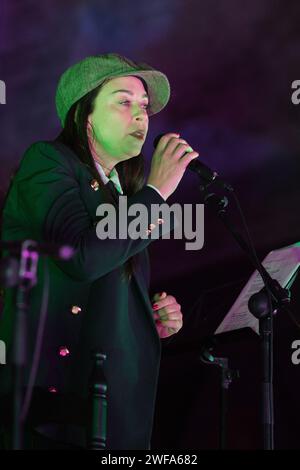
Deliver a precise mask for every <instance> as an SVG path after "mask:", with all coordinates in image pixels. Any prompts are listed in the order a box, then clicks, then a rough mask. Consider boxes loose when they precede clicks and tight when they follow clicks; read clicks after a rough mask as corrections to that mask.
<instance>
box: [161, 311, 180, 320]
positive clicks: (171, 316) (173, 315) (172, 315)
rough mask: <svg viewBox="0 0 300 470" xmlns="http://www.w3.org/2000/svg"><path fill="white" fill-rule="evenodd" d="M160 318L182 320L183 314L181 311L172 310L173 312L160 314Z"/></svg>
mask: <svg viewBox="0 0 300 470" xmlns="http://www.w3.org/2000/svg"><path fill="white" fill-rule="evenodd" d="M159 319H160V320H162V321H168V320H175V321H182V314H181V312H172V313H168V315H160V316H159Z"/></svg>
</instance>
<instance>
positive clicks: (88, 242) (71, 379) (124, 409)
mask: <svg viewBox="0 0 300 470" xmlns="http://www.w3.org/2000/svg"><path fill="white" fill-rule="evenodd" d="M92 180H93V173H92V171H91V170H90V169H89V167H88V166H87V165H85V164H83V163H82V162H81V161H80V160H79V158H78V157H77V156H76V155H75V154H74V152H72V151H71V150H70V149H68V148H67V147H66V146H64V145H63V144H61V143H58V142H55V141H48V142H36V143H35V144H33V145H32V146H31V147H29V149H28V150H27V151H26V152H25V155H24V156H23V159H22V161H21V163H20V166H19V169H18V172H17V174H16V175H15V177H14V180H13V184H12V185H11V188H10V191H9V193H8V196H7V199H6V203H5V207H4V212H3V232H2V238H3V239H4V240H23V239H34V240H38V241H41V240H43V241H50V242H55V243H59V244H71V245H72V246H73V247H75V255H74V257H73V258H72V259H71V260H68V261H62V260H58V259H52V258H49V259H48V266H49V278H50V291H49V303H48V314H47V320H46V325H45V331H44V336H43V343H42V350H41V356H40V363H39V368H38V373H37V378H36V383H35V386H36V387H35V391H36V390H39V391H40V394H41V395H43V397H44V398H43V399H45V400H46V401H45V403H47V400H58V397H62V399H64V397H65V401H63V403H66V407H65V408H66V409H67V407H68V403H71V402H72V403H73V401H72V400H73V399H74V400H75V401H76V400H77V399H78V400H79V401H78V403H79V402H80V403H84V402H85V400H86V398H87V395H88V381H89V376H90V373H91V369H92V361H91V351H92V350H95V349H98V350H102V351H104V352H105V353H106V355H107V360H106V361H105V363H104V374H105V376H106V380H107V385H108V389H107V398H108V414H107V417H108V423H107V447H108V448H109V449H148V448H149V442H150V436H151V429H152V420H153V412H154V403H155V395H156V386H157V378H158V371H159V361H160V352H161V344H160V338H159V336H158V334H157V331H156V327H155V322H154V320H153V314H152V306H151V302H150V299H149V294H148V288H149V260H148V253H147V246H148V245H149V243H150V242H151V241H152V240H151V238H150V237H149V238H146V239H138V240H132V239H130V238H128V239H125V240H123V239H122V240H121V239H120V240H118V239H117V240H109V239H108V240H100V239H99V238H98V237H97V235H96V230H95V223H96V221H97V218H96V209H97V207H98V205H99V204H101V203H103V202H107V199H106V194H105V191H106V190H105V188H103V187H102V186H99V188H97V189H98V190H95V188H96V185H95V184H93V185H91V181H92ZM127 203H128V207H129V206H130V205H132V204H135V203H142V204H144V205H145V206H146V207H147V208H148V212H149V214H150V208H151V204H163V203H165V201H164V199H163V198H162V197H161V196H160V195H159V193H158V192H157V191H156V190H155V189H154V188H151V187H149V186H144V187H143V188H142V189H141V190H139V191H138V192H137V193H136V194H134V195H133V196H130V197H128V201H127ZM151 224H153V225H155V226H157V227H163V224H162V225H159V223H158V222H157V221H155V220H151V217H150V216H149V226H150V225H151ZM137 254H138V257H139V264H138V266H137V268H136V270H135V272H134V274H133V276H132V278H131V280H130V281H128V280H126V279H124V277H123V276H122V273H123V269H124V268H123V265H124V263H125V262H126V261H127V260H128V259H129V258H130V257H132V256H133V255H137ZM44 263H45V261H44V259H43V258H40V261H39V268H38V283H37V285H36V286H34V288H33V289H32V291H31V297H30V298H31V308H30V312H29V314H28V332H29V337H28V346H29V348H28V366H27V370H26V380H28V372H29V367H30V365H31V361H32V357H33V350H34V346H35V340H36V334H37V328H38V320H39V309H40V303H41V296H42V290H43V281H44V277H43V269H44ZM13 294H14V290H13V289H7V290H6V293H5V299H4V300H5V301H4V311H3V315H2V319H1V322H0V339H1V340H4V341H5V343H6V345H7V350H8V363H7V365H5V366H4V367H2V368H1V376H0V392H1V393H2V394H4V395H5V393H9V392H10V387H11V367H10V351H11V343H12V337H13V320H14V303H13ZM53 391H55V393H53ZM45 397H46V398H45ZM80 407H81V405H79V406H78V407H77V406H75V407H74V410H75V411H74V413H73V411H72V413H71V417H72V420H73V424H75V425H78V424H79V425H82V426H83V425H84V424H85V421H84V418H82V417H78V418H77V417H76V412H77V410H79V408H80ZM46 408H48V407H47V405H45V406H43V410H44V415H43V418H38V419H37V420H36V422H37V424H44V422H47V420H49V419H51V418H52V419H53V416H52V417H51V416H50V417H49V416H47V412H46V411H47V410H46ZM62 408H63V409H64V406H63V407H62ZM50 409H51V407H50V406H49V410H50ZM83 409H84V406H83ZM39 419H40V421H43V422H41V423H39V422H38V421H39ZM67 419H68V418H66V420H67ZM53 420H54V421H55V419H53Z"/></svg>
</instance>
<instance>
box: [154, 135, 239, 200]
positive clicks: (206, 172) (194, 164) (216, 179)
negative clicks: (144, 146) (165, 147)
mask: <svg viewBox="0 0 300 470" xmlns="http://www.w3.org/2000/svg"><path fill="white" fill-rule="evenodd" d="M163 135H164V134H159V135H158V136H156V137H155V139H154V141H153V147H154V148H156V147H157V145H158V142H159V141H160V139H161V138H162V137H163ZM186 153H187V152H186ZM186 153H185V154H186ZM185 154H184V155H185ZM187 168H188V169H189V170H191V171H193V172H194V173H197V175H198V176H199V177H200V178H202V179H203V180H204V181H205V183H207V185H210V184H212V183H215V184H216V185H218V186H221V188H223V189H227V190H228V191H233V187H232V186H231V185H230V184H229V183H227V182H226V181H224V180H223V179H222V178H220V176H219V175H218V173H217V172H216V171H213V170H211V169H210V168H209V167H208V166H206V165H204V163H202V162H200V160H198V159H196V158H195V159H194V160H192V161H191V162H190V163H189V164H188V166H187Z"/></svg>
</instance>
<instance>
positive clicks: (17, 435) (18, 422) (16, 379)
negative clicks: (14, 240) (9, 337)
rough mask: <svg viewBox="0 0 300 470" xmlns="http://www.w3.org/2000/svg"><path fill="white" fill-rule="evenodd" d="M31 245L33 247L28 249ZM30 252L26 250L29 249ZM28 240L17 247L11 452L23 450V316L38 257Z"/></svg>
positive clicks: (24, 324) (25, 353)
mask: <svg viewBox="0 0 300 470" xmlns="http://www.w3.org/2000/svg"><path fill="white" fill-rule="evenodd" d="M32 245H33V246H32ZM29 248H30V249H29ZM33 248H34V243H32V241H31V240H25V241H24V242H23V243H22V246H21V255H20V265H19V273H18V281H17V290H16V316H15V330H14V341H13V349H12V365H13V429H12V449H13V450H20V449H22V448H23V425H24V422H23V419H22V416H21V415H22V402H23V375H24V367H25V365H26V362H27V315H28V311H29V292H30V290H31V288H32V287H33V286H34V285H35V284H36V282H37V264H38V259H39V255H38V252H37V251H35V250H34V249H33Z"/></svg>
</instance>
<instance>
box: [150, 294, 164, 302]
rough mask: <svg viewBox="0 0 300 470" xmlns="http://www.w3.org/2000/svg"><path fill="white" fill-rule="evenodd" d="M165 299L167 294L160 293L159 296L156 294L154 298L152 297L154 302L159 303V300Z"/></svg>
mask: <svg viewBox="0 0 300 470" xmlns="http://www.w3.org/2000/svg"><path fill="white" fill-rule="evenodd" d="M165 297H167V293H166V292H164V291H163V292H159V293H158V294H154V295H153V297H152V302H157V301H158V300H160V299H164V298H165Z"/></svg>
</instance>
